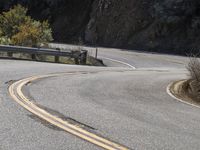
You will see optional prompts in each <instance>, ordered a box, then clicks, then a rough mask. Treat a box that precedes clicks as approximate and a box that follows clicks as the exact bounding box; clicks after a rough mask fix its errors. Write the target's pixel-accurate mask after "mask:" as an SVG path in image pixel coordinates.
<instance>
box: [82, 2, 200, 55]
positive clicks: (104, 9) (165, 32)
mask: <svg viewBox="0 0 200 150" xmlns="http://www.w3.org/2000/svg"><path fill="white" fill-rule="evenodd" d="M199 33H200V1H198V0H190V1H188V0H162V1H160V0H96V1H95V2H94V3H93V10H92V12H91V19H90V21H89V23H88V25H87V29H86V34H85V40H86V41H89V42H93V43H98V44H100V45H105V46H114V47H126V48H131V49H142V50H153V51H162V52H174V53H176V52H178V53H185V52H186V51H187V52H188V53H189V52H190V51H194V50H198V49H199V48H200V42H199V38H200V35H199Z"/></svg>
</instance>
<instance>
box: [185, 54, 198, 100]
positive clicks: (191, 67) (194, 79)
mask: <svg viewBox="0 0 200 150" xmlns="http://www.w3.org/2000/svg"><path fill="white" fill-rule="evenodd" d="M187 69H188V71H189V72H190V78H191V82H190V83H189V86H190V90H191V94H192V95H193V96H194V97H195V99H197V100H198V101H199V100H200V61H199V59H198V58H197V57H196V56H193V57H190V62H189V64H188V66H187Z"/></svg>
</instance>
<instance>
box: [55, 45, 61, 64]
mask: <svg viewBox="0 0 200 150" xmlns="http://www.w3.org/2000/svg"><path fill="white" fill-rule="evenodd" d="M56 50H58V51H59V52H60V48H56ZM59 58H60V57H59V56H55V62H56V63H59V62H60V59H59Z"/></svg>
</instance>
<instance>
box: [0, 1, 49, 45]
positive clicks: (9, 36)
mask: <svg viewBox="0 0 200 150" xmlns="http://www.w3.org/2000/svg"><path fill="white" fill-rule="evenodd" d="M27 11H28V10H27V9H26V8H24V7H22V6H21V5H16V6H14V7H13V8H11V9H10V10H9V11H8V12H3V13H2V14H1V15H0V43H1V44H14V45H20V46H38V45H40V44H41V43H47V42H50V41H52V40H53V38H52V31H51V28H50V27H49V23H48V21H43V22H40V21H36V20H34V19H32V18H31V17H30V16H27V15H26V14H27Z"/></svg>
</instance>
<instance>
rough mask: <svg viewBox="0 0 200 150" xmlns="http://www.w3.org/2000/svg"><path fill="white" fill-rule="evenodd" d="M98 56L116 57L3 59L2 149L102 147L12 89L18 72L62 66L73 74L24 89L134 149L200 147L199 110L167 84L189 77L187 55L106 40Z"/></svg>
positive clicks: (20, 76)
mask: <svg viewBox="0 0 200 150" xmlns="http://www.w3.org/2000/svg"><path fill="white" fill-rule="evenodd" d="M54 46H58V45H54ZM59 46H62V47H65V48H69V47H71V46H69V45H59ZM88 49H90V53H93V54H94V50H93V49H91V48H88ZM98 57H99V58H109V59H110V60H109V59H105V60H104V62H105V63H106V65H107V66H109V67H87V66H73V65H61V64H49V63H39V62H31V61H15V60H0V65H1V67H0V74H1V80H0V89H1V90H0V104H1V105H0V107H1V109H0V112H1V114H2V115H1V116H0V119H1V124H0V132H1V133H2V134H1V136H0V149H5V150H7V149H22V150H23V149H24V150H25V149H100V147H97V146H95V145H93V144H90V143H89V142H86V141H84V140H82V139H80V138H77V137H75V136H73V135H71V134H68V133H66V132H64V131H62V130H59V129H58V128H56V127H54V126H52V125H50V124H48V123H47V122H44V121H43V120H40V119H39V118H37V117H36V116H34V115H32V114H31V113H30V112H28V111H26V110H25V109H23V108H22V107H21V106H20V105H18V104H17V103H15V102H14V101H13V100H12V98H11V97H10V96H9V93H8V90H7V88H8V86H9V85H11V84H12V83H14V82H15V80H20V79H23V78H26V77H30V76H35V75H43V74H52V73H59V72H67V73H69V74H65V75H62V76H59V77H51V78H47V79H44V80H36V81H33V82H31V83H30V84H27V85H26V86H25V87H24V88H23V89H22V91H23V93H24V94H25V95H26V96H27V97H29V98H30V100H31V101H32V102H33V103H34V104H37V105H39V106H40V107H41V108H43V109H45V110H46V111H48V112H49V113H51V114H53V115H54V116H57V117H60V118H64V119H66V120H67V121H69V122H71V123H74V124H76V125H77V126H79V127H82V128H83V129H85V130H88V131H90V132H92V133H94V134H97V135H102V136H103V137H105V138H106V139H109V140H111V141H115V142H117V143H120V144H122V145H125V146H127V147H129V148H132V149H199V148H200V143H199V139H200V130H199V127H200V126H199V123H200V116H199V113H200V110H199V109H197V108H194V107H192V106H189V105H186V104H183V103H180V102H178V101H176V100H174V99H173V98H172V97H170V96H169V95H168V94H167V92H166V88H167V86H168V85H169V83H171V82H172V81H175V80H179V79H184V78H186V77H187V71H186V70H185V65H186V64H187V61H188V60H187V58H184V57H179V56H170V55H160V54H150V53H139V52H130V51H125V50H115V49H105V48H101V49H99V56H98ZM121 62H123V63H121ZM130 66H134V67H135V68H136V69H134V68H133V67H130ZM89 72H93V73H89ZM70 73H73V74H70Z"/></svg>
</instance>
